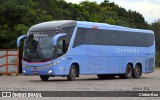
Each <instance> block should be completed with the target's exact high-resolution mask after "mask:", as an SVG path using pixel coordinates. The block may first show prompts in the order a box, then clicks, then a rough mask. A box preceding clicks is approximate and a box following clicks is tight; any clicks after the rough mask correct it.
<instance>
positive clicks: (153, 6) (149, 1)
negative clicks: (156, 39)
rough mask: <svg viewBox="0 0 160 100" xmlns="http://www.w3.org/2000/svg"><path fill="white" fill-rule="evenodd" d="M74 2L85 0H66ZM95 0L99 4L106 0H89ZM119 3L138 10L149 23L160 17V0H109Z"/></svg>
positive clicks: (128, 8) (121, 5)
mask: <svg viewBox="0 0 160 100" xmlns="http://www.w3.org/2000/svg"><path fill="white" fill-rule="evenodd" d="M65 1H67V2H72V3H77V4H78V3H80V2H81V1H84V0H65ZM88 1H95V2H97V3H98V4H100V3H101V2H103V1H104V0H88ZM109 1H110V2H114V3H115V4H118V5H119V6H120V7H123V8H125V9H126V10H132V11H137V12H139V13H140V14H142V15H143V17H144V18H145V20H146V21H147V22H148V23H153V22H154V21H157V20H158V19H160V0H109Z"/></svg>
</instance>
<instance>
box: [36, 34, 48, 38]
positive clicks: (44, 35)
mask: <svg viewBox="0 0 160 100" xmlns="http://www.w3.org/2000/svg"><path fill="white" fill-rule="evenodd" d="M37 37H48V35H47V34H36V35H34V38H37Z"/></svg>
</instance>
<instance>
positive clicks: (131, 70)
mask: <svg viewBox="0 0 160 100" xmlns="http://www.w3.org/2000/svg"><path fill="white" fill-rule="evenodd" d="M23 38H24V39H25V42H24V49H23V50H24V52H23V58H22V71H23V73H24V74H25V75H39V76H40V78H41V80H43V81H47V80H48V79H49V77H54V76H67V79H68V80H71V81H72V80H75V79H76V77H79V75H97V76H98V78H99V79H107V78H114V77H115V76H119V77H120V78H126V79H129V78H139V77H140V76H141V75H142V73H150V72H153V71H154V69H155V37H154V33H153V31H151V30H142V29H133V28H127V27H121V26H115V25H109V24H105V23H95V22H86V21H74V20H60V21H50V22H44V23H40V24H37V25H34V26H32V27H31V28H30V29H29V31H28V33H27V35H22V36H20V37H19V38H18V39H17V46H18V47H19V46H20V40H21V39H23Z"/></svg>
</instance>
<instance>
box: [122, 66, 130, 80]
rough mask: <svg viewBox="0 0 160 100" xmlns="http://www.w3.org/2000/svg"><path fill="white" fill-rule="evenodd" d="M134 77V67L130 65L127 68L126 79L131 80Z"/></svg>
mask: <svg viewBox="0 0 160 100" xmlns="http://www.w3.org/2000/svg"><path fill="white" fill-rule="evenodd" d="M131 77H132V66H131V65H130V64H128V65H127V67H126V72H125V74H124V78H125V79H130V78H131Z"/></svg>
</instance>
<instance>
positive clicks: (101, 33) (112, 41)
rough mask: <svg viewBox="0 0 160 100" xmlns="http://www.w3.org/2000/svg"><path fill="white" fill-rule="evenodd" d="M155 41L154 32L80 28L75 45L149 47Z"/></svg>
mask: <svg viewBox="0 0 160 100" xmlns="http://www.w3.org/2000/svg"><path fill="white" fill-rule="evenodd" d="M153 43H154V35H153V34H148V33H138V32H126V31H116V30H102V29H91V28H78V30H77V34H76V37H75V41H74V45H73V47H76V46H79V45H83V44H92V45H110V46H137V47H149V46H152V45H153Z"/></svg>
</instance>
